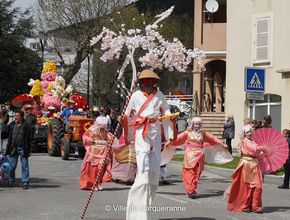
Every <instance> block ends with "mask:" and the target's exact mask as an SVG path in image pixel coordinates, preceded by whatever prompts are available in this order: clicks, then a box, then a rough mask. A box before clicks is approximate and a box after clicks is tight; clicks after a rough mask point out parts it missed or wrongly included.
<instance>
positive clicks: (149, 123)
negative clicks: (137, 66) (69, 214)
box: [123, 70, 174, 220]
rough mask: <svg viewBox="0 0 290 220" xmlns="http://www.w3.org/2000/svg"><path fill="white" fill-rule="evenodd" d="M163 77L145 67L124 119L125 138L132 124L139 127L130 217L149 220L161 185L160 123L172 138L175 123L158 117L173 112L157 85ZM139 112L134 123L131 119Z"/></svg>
mask: <svg viewBox="0 0 290 220" xmlns="http://www.w3.org/2000/svg"><path fill="white" fill-rule="evenodd" d="M159 80H160V78H159V77H158V75H157V74H156V73H154V72H153V71H151V70H143V71H142V72H141V73H140V75H139V77H138V81H139V84H140V90H138V91H136V92H135V93H133V95H132V97H131V99H130V101H129V104H128V107H127V109H126V112H125V117H124V118H123V127H124V131H125V141H127V142H129V141H130V140H129V139H130V127H131V126H133V127H135V128H136V133H135V141H134V142H135V151H136V161H137V169H138V171H137V174H136V179H135V182H134V184H133V186H132V187H131V189H130V191H129V195H128V201H127V213H126V219H127V220H136V219H137V220H147V219H148V212H149V211H150V206H151V204H152V201H153V199H154V196H155V193H156V191H157V188H158V184H159V174H160V159H161V156H160V152H161V126H162V127H163V131H164V136H165V139H166V140H168V139H172V138H173V136H174V126H173V123H172V122H171V121H170V120H162V121H161V120H159V117H160V116H161V115H167V114H170V109H169V106H168V104H167V102H166V99H165V97H164V95H163V93H162V92H161V91H159V90H158V89H157V88H156V86H155V85H156V83H158V82H159ZM132 112H135V113H136V114H137V119H136V121H135V122H134V123H133V124H129V122H128V120H127V119H128V118H129V116H130V114H131V113H132Z"/></svg>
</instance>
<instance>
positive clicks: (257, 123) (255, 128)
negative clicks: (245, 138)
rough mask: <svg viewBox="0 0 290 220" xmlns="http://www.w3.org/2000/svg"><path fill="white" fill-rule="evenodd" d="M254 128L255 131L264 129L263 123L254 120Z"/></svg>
mask: <svg viewBox="0 0 290 220" xmlns="http://www.w3.org/2000/svg"><path fill="white" fill-rule="evenodd" d="M252 127H253V130H254V131H255V130H257V129H258V128H261V127H262V122H261V121H258V120H256V119H254V120H253V121H252Z"/></svg>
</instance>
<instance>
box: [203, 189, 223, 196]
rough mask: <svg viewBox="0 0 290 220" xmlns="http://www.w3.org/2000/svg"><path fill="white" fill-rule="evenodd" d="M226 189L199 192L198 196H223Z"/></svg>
mask: <svg viewBox="0 0 290 220" xmlns="http://www.w3.org/2000/svg"><path fill="white" fill-rule="evenodd" d="M224 192H225V191H223V190H210V193H202V194H198V198H209V197H214V196H222V195H223V194H224Z"/></svg>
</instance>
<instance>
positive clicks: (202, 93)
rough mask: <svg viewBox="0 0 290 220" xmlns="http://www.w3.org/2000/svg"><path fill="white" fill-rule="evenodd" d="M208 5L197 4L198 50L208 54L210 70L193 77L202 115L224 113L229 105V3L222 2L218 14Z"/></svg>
mask: <svg viewBox="0 0 290 220" xmlns="http://www.w3.org/2000/svg"><path fill="white" fill-rule="evenodd" d="M208 1H210V0H195V1H194V48H200V49H202V50H204V52H205V55H206V59H205V62H204V63H205V68H206V69H205V70H204V71H200V70H198V69H196V70H194V75H193V94H194V95H195V96H196V97H197V98H196V102H195V103H196V107H195V108H196V109H197V114H198V115H200V114H201V113H202V112H224V102H225V90H226V85H225V82H226V80H225V79H226V28H227V27H226V22H227V17H226V10H227V6H226V0H219V1H218V9H217V8H216V9H217V10H216V9H215V11H209V10H208V9H209V8H208V7H207V2H208ZM215 2H216V3H217V1H215ZM195 66H197V65H195Z"/></svg>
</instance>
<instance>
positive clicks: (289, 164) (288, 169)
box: [278, 129, 290, 189]
mask: <svg viewBox="0 0 290 220" xmlns="http://www.w3.org/2000/svg"><path fill="white" fill-rule="evenodd" d="M282 133H283V136H284V137H285V139H286V141H287V142H288V147H289V153H288V159H287V160H286V162H285V164H284V174H285V176H284V181H283V184H282V185H281V186H278V188H279V189H289V179H290V136H289V134H290V131H289V130H287V129H284V130H283V131H282Z"/></svg>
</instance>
